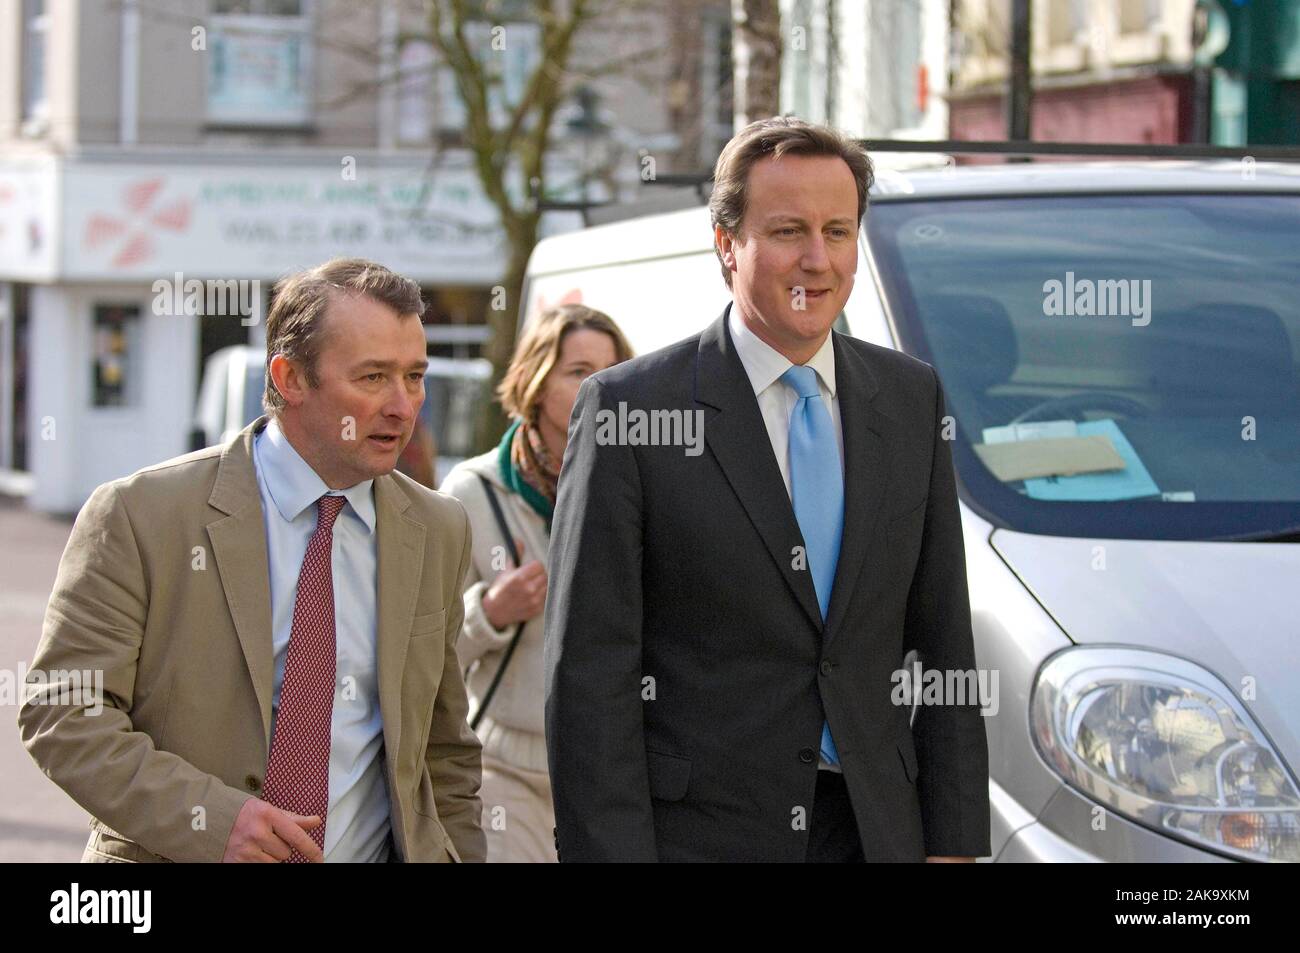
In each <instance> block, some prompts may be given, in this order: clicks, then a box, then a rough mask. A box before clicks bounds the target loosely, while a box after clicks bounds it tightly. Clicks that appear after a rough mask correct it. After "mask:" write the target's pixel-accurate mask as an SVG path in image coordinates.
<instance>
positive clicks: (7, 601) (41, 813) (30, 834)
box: [0, 496, 90, 862]
mask: <svg viewBox="0 0 1300 953" xmlns="http://www.w3.org/2000/svg"><path fill="white" fill-rule="evenodd" d="M71 532H72V521H71V520H70V519H65V518H59V517H54V516H44V515H41V514H39V513H33V512H32V511H30V510H28V509H27V508H26V505H25V504H24V503H23V502H22V501H21V500H17V499H15V498H13V497H8V496H0V670H2V671H3V672H4V673H6V675H5V677H6V680H7V681H9V682H10V684H12V680H13V679H15V678H17V677H18V676H19V674H20V673H19V668H20V665H21V666H22V669H23V670H24V671H25V670H26V669H28V668H30V667H31V663H32V656H34V655H35V654H36V644H37V642H39V641H40V637H41V621H42V619H44V617H45V604H46V603H47V602H48V601H49V598H50V590H51V589H53V588H54V577H55V575H56V574H57V572H58V568H59V557H60V556H62V555H63V547H64V545H65V544H66V543H67V541H68V535H69V534H70V533H71ZM89 823H90V819H89V816H88V815H87V814H86V812H85V811H84V810H82V809H81V808H80V807H79V806H78V805H77V803H76V802H75V801H73V800H72V798H70V797H68V795H66V794H64V793H63V791H62V790H61V789H60V788H59V787H57V786H56V785H55V784H54V783H53V782H52V781H50V779H49V778H47V777H46V776H45V775H44V774H43V773H42V772H41V769H40V768H38V767H37V766H36V762H34V761H33V760H32V759H31V756H30V755H28V754H27V750H26V749H25V748H24V747H23V744H22V741H21V740H20V739H19V737H18V705H17V702H16V700H13V699H10V698H8V697H4V698H0V862H12V861H43V862H75V861H78V860H80V859H81V851H82V849H83V848H84V847H85V846H86V838H87V836H88V835H89V833H90V828H89Z"/></svg>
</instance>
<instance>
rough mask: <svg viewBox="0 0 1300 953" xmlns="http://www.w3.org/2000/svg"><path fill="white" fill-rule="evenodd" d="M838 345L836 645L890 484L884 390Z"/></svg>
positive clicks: (832, 630)
mask: <svg viewBox="0 0 1300 953" xmlns="http://www.w3.org/2000/svg"><path fill="white" fill-rule="evenodd" d="M831 333H832V335H833V337H834V341H835V391H836V397H837V398H838V400H839V405H840V428H841V430H842V431H843V433H844V535H843V536H842V538H841V540H840V558H839V562H838V563H837V564H836V566H835V583H834V587H833V588H832V589H831V604H830V611H829V617H828V619H827V633H828V638H827V641H828V642H830V641H834V639H835V637H836V635H837V633H838V632H839V630H840V628H841V624H842V622H843V620H844V614H845V612H847V611H848V606H849V603H850V602H851V601H852V599H853V595H854V591H855V589H856V584H857V579H858V576H859V575H861V573H862V563H863V561H864V560H865V558H866V555H867V550H868V547H869V544H870V542H871V539H872V535H873V534H874V532H875V528H876V524H877V523H878V522H879V519H880V511H881V508H882V504H883V502H884V497H885V487H886V486H888V485H889V454H888V453H887V452H886V450H887V447H888V440H887V437H886V435H887V434H888V433H889V432H890V418H888V417H886V416H884V415H883V414H881V413H880V412H879V411H878V410H876V409H875V408H874V407H873V406H872V404H871V401H872V398H873V397H874V396H875V394H876V391H877V390H878V389H879V385H878V384H877V383H876V378H875V375H874V374H872V372H871V369H870V368H869V367H868V366H867V362H866V361H865V360H863V358H862V355H861V354H859V353H858V351H857V350H856V349H855V348H854V347H853V346H852V345H851V344H849V343H848V342H847V341H846V340H845V339H844V338H843V337H842V336H841V335H839V334H836V333H835V332H831Z"/></svg>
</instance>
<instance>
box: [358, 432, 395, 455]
mask: <svg viewBox="0 0 1300 953" xmlns="http://www.w3.org/2000/svg"><path fill="white" fill-rule="evenodd" d="M401 439H402V438H401V434H395V433H383V434H380V433H372V434H371V435H370V436H368V437H367V438H366V440H368V441H369V442H370V444H371V445H372V446H375V447H379V448H381V449H383V450H385V451H388V450H395V449H396V448H397V446H398V444H399V443H400V441H401Z"/></svg>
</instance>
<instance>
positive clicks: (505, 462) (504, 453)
mask: <svg viewBox="0 0 1300 953" xmlns="http://www.w3.org/2000/svg"><path fill="white" fill-rule="evenodd" d="M522 423H523V421H522V420H516V421H515V422H514V423H512V424H511V425H510V427H509V429H507V430H506V432H505V436H503V437H502V438H501V443H500V445H499V448H498V450H497V464H498V467H499V469H500V471H501V482H502V483H504V484H505V485H506V489H508V490H511V491H513V492H515V493H518V494H519V495H520V496H521V497H522V498H523V501H524V502H525V503H527V504H528V505H529V507H531V508H532V510H533V511H534V512H535V513H537V515H538V516H540V517H541V518H542V519H544V520H546V533H547V535H548V536H549V535H550V532H551V518H552V517H553V516H554V515H555V508H554V507H553V506H551V501H550V500H548V499H547V498H546V497H544V496H542V494H541V493H539V492H537V490H536V489H535V488H534V487H533V485H532V484H531V483H529V482H528V481H527V480H525V479H524V477H523V474H522V473H520V472H519V468H518V467H517V466H515V464H514V462H513V460H512V459H511V455H510V448H511V446H513V444H514V441H515V432H516V431H517V430H518V429H519V427H520V425H521V424H522Z"/></svg>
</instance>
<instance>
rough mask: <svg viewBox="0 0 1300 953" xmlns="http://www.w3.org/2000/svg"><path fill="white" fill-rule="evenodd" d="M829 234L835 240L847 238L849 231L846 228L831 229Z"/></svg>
mask: <svg viewBox="0 0 1300 953" xmlns="http://www.w3.org/2000/svg"><path fill="white" fill-rule="evenodd" d="M831 234H832V235H834V236H835V237H836V238H848V237H849V230H848V229H847V228H832V229H831Z"/></svg>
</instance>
